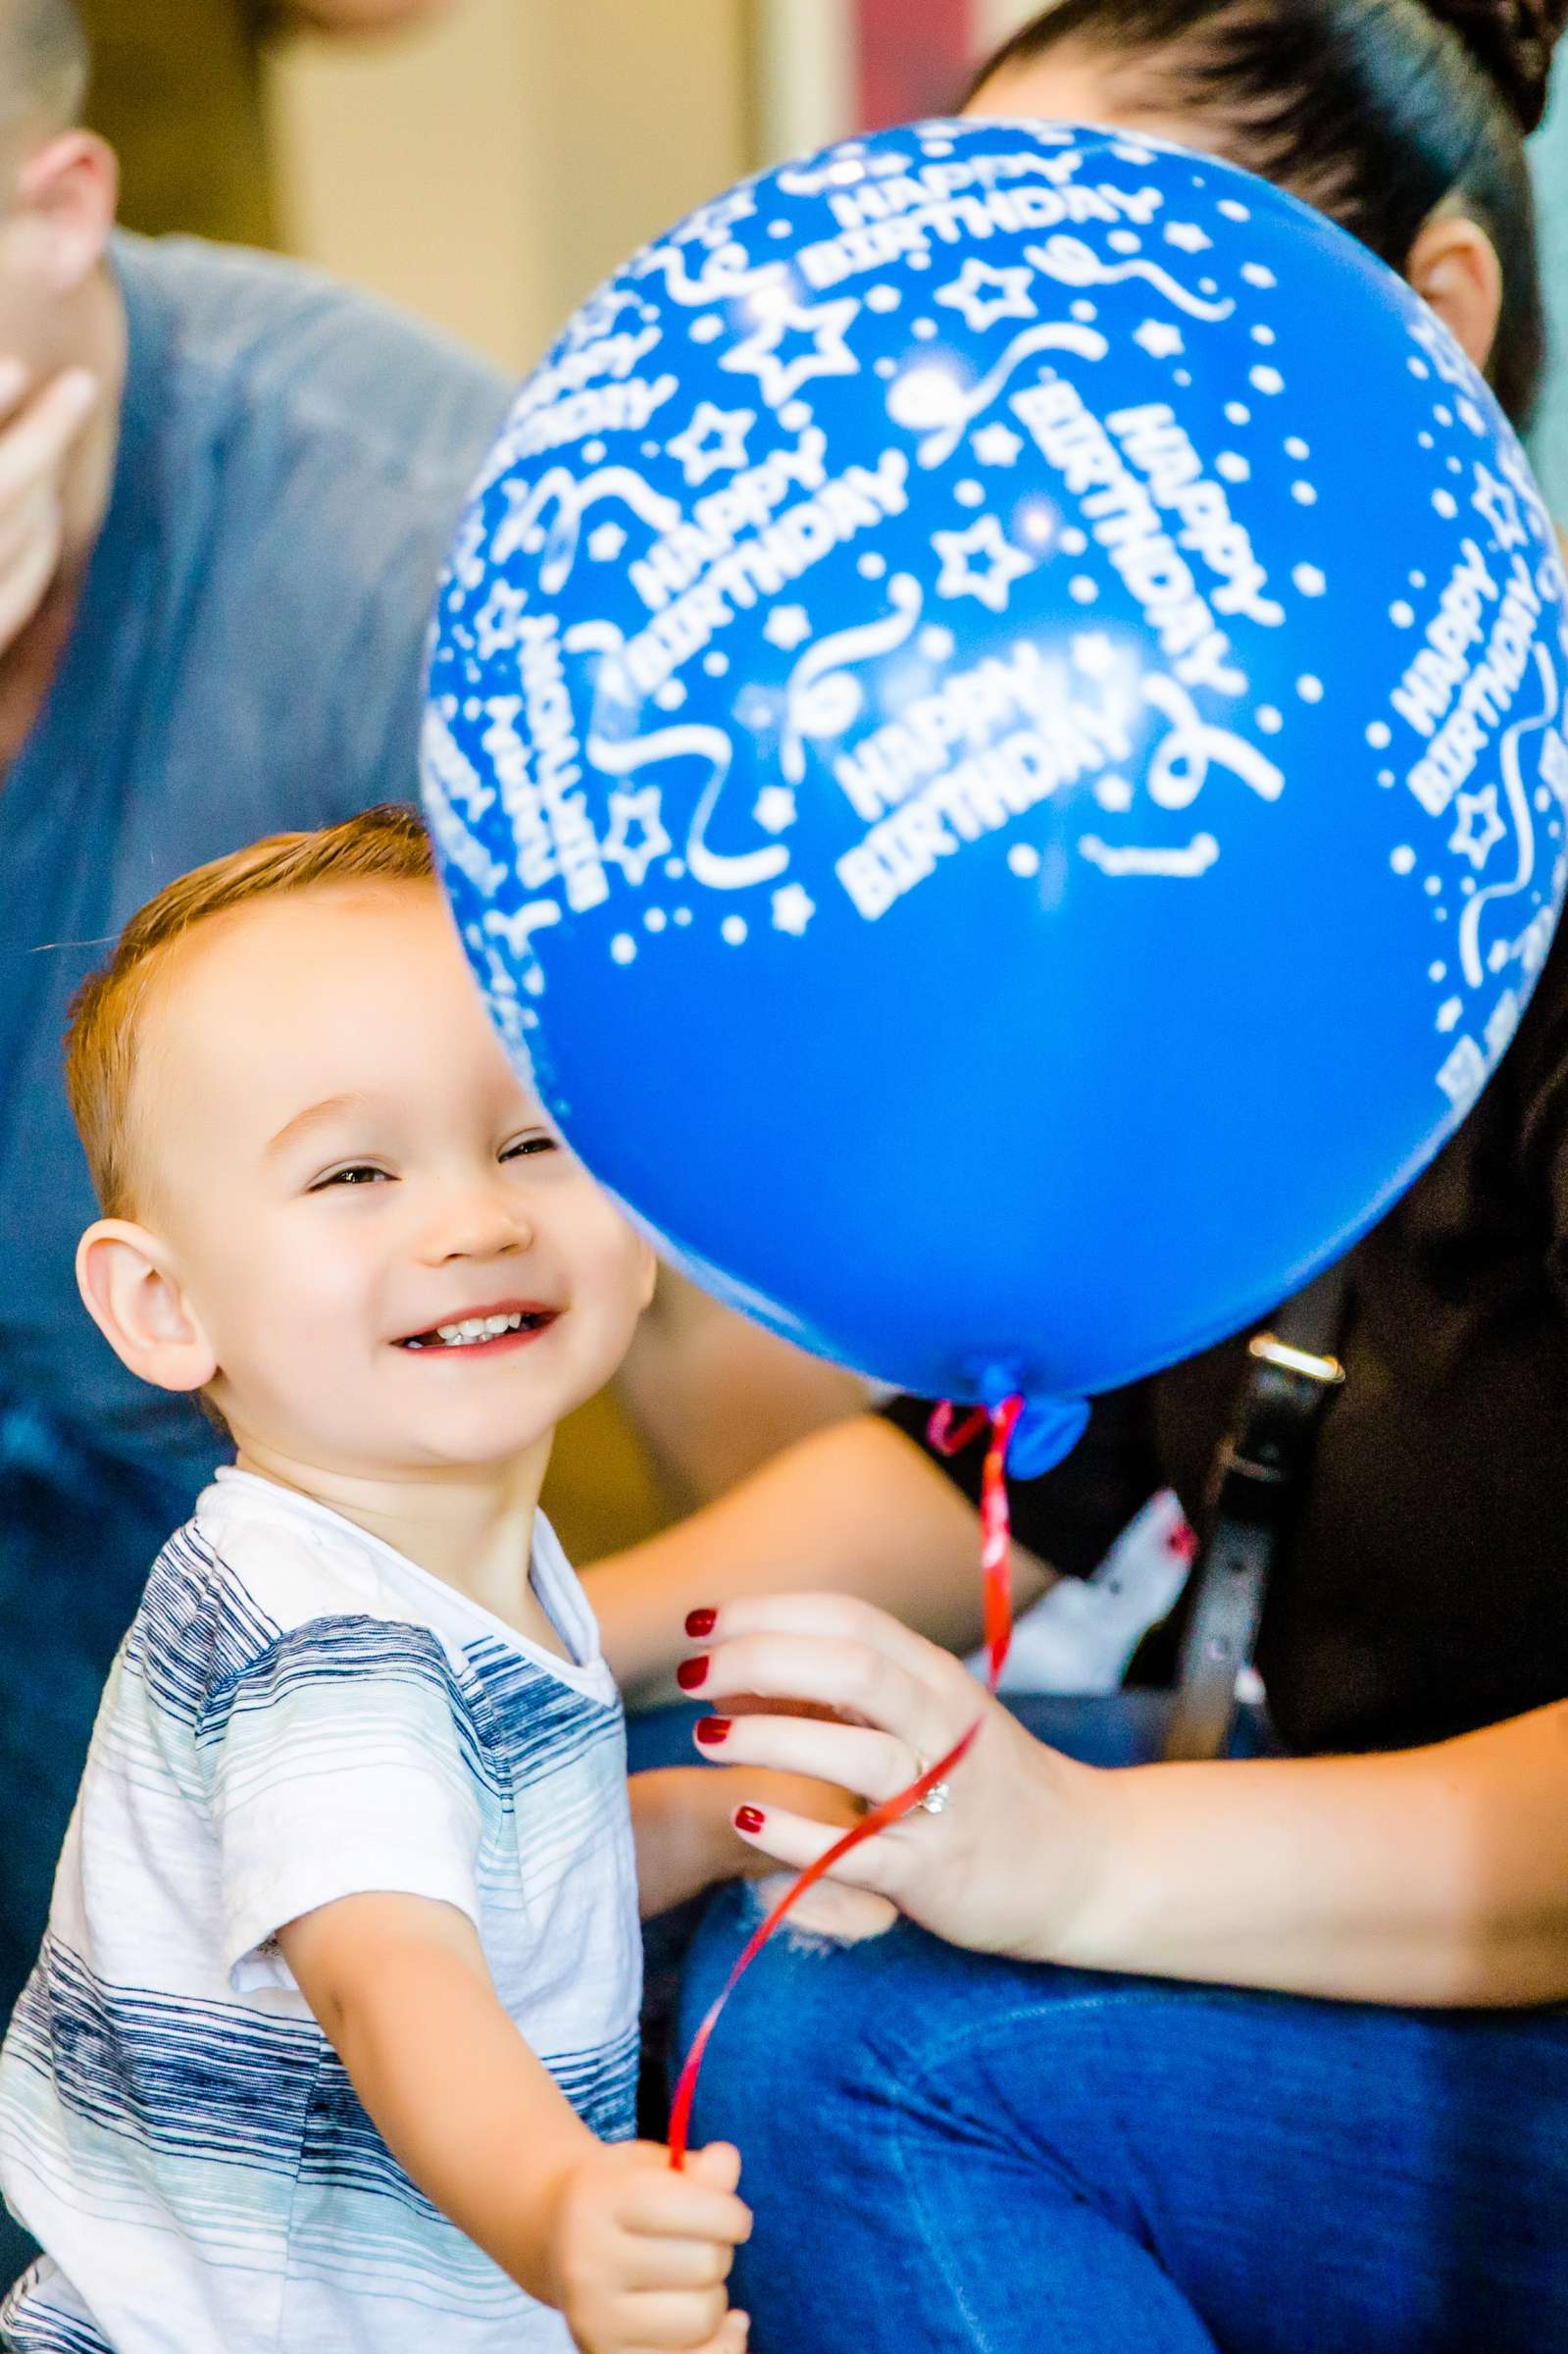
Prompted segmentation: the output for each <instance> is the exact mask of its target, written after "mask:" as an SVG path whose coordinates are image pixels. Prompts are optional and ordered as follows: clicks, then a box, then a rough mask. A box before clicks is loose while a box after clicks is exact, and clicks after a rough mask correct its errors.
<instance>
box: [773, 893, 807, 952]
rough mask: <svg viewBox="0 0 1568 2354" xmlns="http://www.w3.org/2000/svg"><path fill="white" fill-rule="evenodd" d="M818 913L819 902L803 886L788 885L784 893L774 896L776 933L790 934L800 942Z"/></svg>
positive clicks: (774, 925) (774, 926)
mask: <svg viewBox="0 0 1568 2354" xmlns="http://www.w3.org/2000/svg"><path fill="white" fill-rule="evenodd" d="M816 912H817V902H816V900H815V899H814V898H813V897H812V896H811V895H810V893H809V892H808V891H807V890H806V889H805V887H804V886H803V885H802V884H799V883H786V884H785V885H784V889H783V891H776V892H775V893H774V895H773V928H774V930H775V931H776V932H788V933H790V934H791V935H792V936H793V937H794V938H795V939H796V940H798V939H799V938H800V936H801V934H802V933H803V932H804V931H805V928H806V926H807V925H808V924H809V923H810V921H811V919H812V917H813V916H814V915H815V914H816Z"/></svg>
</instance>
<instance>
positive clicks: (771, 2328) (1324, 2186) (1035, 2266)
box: [680, 1695, 1568, 2354]
mask: <svg viewBox="0 0 1568 2354" xmlns="http://www.w3.org/2000/svg"><path fill="white" fill-rule="evenodd" d="M1020 1714H1023V1715H1024V1716H1025V1717H1026V1720H1031V1721H1032V1722H1033V1723H1034V1724H1035V1725H1036V1726H1037V1729H1039V1730H1041V1731H1042V1732H1046V1733H1047V1734H1048V1735H1053V1736H1054V1738H1055V1739H1056V1740H1057V1742H1058V1744H1059V1745H1060V1746H1062V1747H1064V1748H1073V1749H1075V1750H1076V1751H1077V1752H1078V1754H1081V1755H1083V1754H1087V1755H1090V1756H1093V1757H1095V1758H1096V1759H1099V1760H1103V1761H1106V1762H1112V1761H1119V1762H1123V1763H1126V1762H1130V1761H1131V1760H1132V1759H1133V1758H1135V1757H1137V1756H1138V1755H1139V1754H1144V1753H1145V1752H1146V1747H1147V1744H1148V1742H1149V1741H1150V1740H1151V1739H1152V1738H1153V1736H1154V1734H1155V1732H1156V1729H1157V1717H1158V1714H1159V1712H1158V1704H1157V1703H1156V1702H1154V1701H1153V1700H1151V1699H1150V1698H1148V1697H1145V1696H1135V1695H1126V1696H1123V1697H1122V1699H1121V1700H1120V1701H1116V1702H1111V1703H1104V1702H1094V1703H1088V1702H1085V1703H1077V1704H1074V1703H1070V1702H1069V1703H1064V1702H1061V1701H1054V1700H1053V1701H1049V1702H1043V1703H1034V1704H1029V1703H1026V1704H1023V1705H1022V1706H1021V1708H1020ZM1075 1715H1076V1716H1077V1717H1078V1718H1079V1719H1080V1724H1079V1727H1078V1729H1079V1731H1081V1732H1084V1733H1085V1734H1086V1735H1087V1737H1085V1738H1083V1739H1076V1738H1074V1737H1073V1734H1074V1723H1073V1719H1074V1717H1075ZM1248 1738H1250V1736H1248ZM756 1918H757V1903H756V1898H755V1895H754V1893H753V1892H752V1891H751V1890H749V1889H744V1888H733V1889H729V1890H726V1891H725V1892H723V1893H722V1894H721V1895H720V1896H719V1897H718V1898H717V1899H715V1901H714V1904H713V1905H712V1907H711V1908H710V1910H709V1912H708V1915H707V1917H706V1919H705V1921H704V1923H703V1926H702V1928H701V1930H700V1932H699V1934H698V1937H697V1940H696V1943H695V1945H694V1947H693V1948H692V1951H691V1954H690V1958H689V1961H688V1964H687V1968H686V1972H685V1980H684V1987H683V2003H682V2016H681V2020H680V2030H681V2035H680V2039H681V2042H682V2043H683V2044H684V2042H685V2041H686V2040H687V2039H688V2038H689V2036H690V2034H691V2033H692V2032H693V2031H694V2029H695V2026H696V2024H697V2021H699V2020H700V2018H701V2017H702V2014H703V2012H704V2010H705V2009H706V2007H707V2005H708V2004H709V2003H710V2002H711V2001H712V1999H713V1997H714V1996H715V1994H716V1993H717V1992H718V1989H719V1987H720V1985H721V1983H722V1981H723V1979H724V1977H725V1975H726V1973H727V1972H728V1970H729V1969H730V1966H731V1964H732V1963H733V1959H734V1956H735V1953H736V1951H737V1949H738V1947H739V1945H740V1944H741V1942H742V1940H743V1939H744V1937H745V1936H746V1935H747V1934H748V1933H749V1931H750V1928H751V1927H752V1925H753V1924H754V1922H755V1920H756ZM693 2130H694V2134H695V2137H696V2139H698V2140H699V2141H708V2140H712V2139H714V2138H724V2139H728V2140H733V2141H735V2142H737V2143H738V2144H739V2146H740V2148H741V2150H742V2152H743V2153H744V2157H745V2177H744V2180H743V2183H742V2186H741V2187H742V2191H743V2193H744V2195H745V2196H746V2198H747V2199H748V2200H749V2201H750V2202H751V2205H752V2207H753V2210H754V2212H755V2215H756V2231H755V2235H754V2237H753V2239H752V2241H751V2244H750V2245H749V2247H747V2248H746V2249H744V2250H743V2251H742V2252H741V2256H740V2261H739V2264H738V2267H737V2271H736V2279H735V2297H736V2301H737V2302H738V2303H740V2304H742V2305H744V2306H745V2308H746V2310H747V2311H748V2312H750V2313H751V2315H752V2316H753V2320H754V2324H755V2327H754V2330H753V2337H752V2343H753V2345H754V2347H755V2348H756V2349H757V2354H797V2349H803V2348H807V2347H810V2348H813V2349H816V2348H822V2349H824V2350H825V2354H826V2350H827V2349H829V2348H834V2349H836V2348H839V2347H843V2348H845V2349H848V2348H851V2347H852V2348H854V2349H855V2354H959V2350H960V2349H962V2350H963V2354H982V2350H984V2354H1039V2350H1040V2349H1042V2348H1045V2349H1049V2350H1050V2354H1216V2350H1217V2349H1223V2350H1224V2354H1374V2350H1375V2354H1483V2350H1484V2354H1526V2350H1527V2349H1528V2350H1529V2354H1544V2349H1546V2348H1548V2347H1557V2346H1568V2013H1564V2012H1562V2011H1549V2012H1548V2011H1539V2012H1533V2013H1497V2014H1488V2015H1482V2014H1476V2013H1466V2014H1459V2015H1451V2014H1450V2015H1440V2014H1434V2013H1418V2012H1407V2011H1391V2010H1379V2009H1372V2008H1366V2007H1361V2006H1356V2005H1349V2004H1343V2005H1340V2004H1330V2003H1313V2002H1305V2001H1298V2000H1295V1999H1293V1998H1290V1997H1287V1996H1275V1995H1256V1994H1245V1993H1238V1992H1234V1991H1230V1990H1227V1989H1223V1988H1211V1987H1194V1986H1179V1985H1171V1984H1166V1983H1164V1982H1162V1981H1158V1980H1139V1979H1132V1978H1113V1977H1100V1976H1090V1975H1087V1974H1085V1973H1082V1972H1077V1971H1072V1970H1053V1969H1048V1968H1043V1967H1029V1966H1024V1965H1018V1964H1012V1963H1005V1962H997V1961H992V1960H986V1959H983V1958H981V1957H978V1956H974V1955H970V1954H964V1953H960V1952H957V1951H955V1950H954V1949H953V1948H951V1947H948V1946H944V1945H942V1944H940V1943H939V1942H938V1941H937V1940H936V1939H935V1938H932V1937H929V1936H927V1935H926V1934H925V1933H924V1932H923V1931H921V1930H919V1929H917V1928H914V1927H912V1926H911V1925H909V1924H908V1923H902V1924H900V1925H899V1926H898V1927H896V1928H894V1929H893V1930H891V1931H890V1932H889V1933H888V1934H887V1935H886V1936H885V1937H883V1938H880V1939H875V1940H873V1941H871V1942H869V1943H867V1944H864V1945H860V1946H855V1947H849V1948H842V1947H836V1946H834V1945H832V1944H829V1943H827V1942H826V1941H824V1940H821V1939H817V1938H811V1937H807V1936H804V1935H796V1936H793V1937H791V1936H789V1935H788V1934H787V1933H785V1934H784V1936H782V1937H781V1938H780V1939H779V1940H778V1941H777V1943H776V1944H775V1945H774V1946H772V1947H770V1949H769V1951H768V1952H767V1953H766V1954H765V1955H764V1956H763V1957H762V1959H761V1960H760V1961H759V1962H758V1963H757V1965H756V1967H755V1969H754V1970H752V1971H751V1973H750V1975H749V1976H748V1977H747V1978H746V1979H745V1980H743V1981H742V1984H741V1986H740V1988H739V1990H738V1991H737V1993H736V1994H735V1996H734V1998H733V2001H732V2004H731V2006H730V2009H729V2010H728V2011H727V2012H726V2014H725V2017H724V2020H723V2022H722V2024H721V2025H720V2027H719V2030H718V2032H717V2034H716V2036H715V2038H714V2042H713V2045H712V2047H711V2049H710V2053H709V2057H708V2061H707V2065H706V2068H705V2070H704V2073H703V2077H702V2082H701V2087H700V2090H699V2093H698V2099H697V2107H696V2114H695V2119H694V2127H693Z"/></svg>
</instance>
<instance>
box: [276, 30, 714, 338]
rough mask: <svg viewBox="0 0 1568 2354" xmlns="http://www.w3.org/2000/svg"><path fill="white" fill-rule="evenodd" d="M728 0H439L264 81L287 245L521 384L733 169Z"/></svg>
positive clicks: (292, 58) (287, 65)
mask: <svg viewBox="0 0 1568 2354" xmlns="http://www.w3.org/2000/svg"><path fill="white" fill-rule="evenodd" d="M747 33H748V22H747V0H453V7H452V13H451V14H450V16H449V17H448V18H446V19H445V21H444V22H442V23H441V24H440V25H438V26H434V27H432V28H431V29H430V30H429V31H427V32H423V33H419V34H416V35H413V36H411V37H409V38H405V39H402V40H398V41H394V42H389V43H385V44H381V45H379V46H378V47H377V48H376V49H374V50H368V49H366V48H364V47H357V48H352V49H351V48H350V47H349V46H348V45H347V44H345V43H337V44H335V45H333V46H332V47H331V48H330V50H329V49H328V47H327V46H326V45H324V44H320V43H313V42H309V41H301V42H297V43H293V44H291V45H290V46H289V47H288V48H287V49H285V50H284V52H283V53H282V54H281V55H280V56H279V58H278V61H277V64H276V67H275V92H276V106H277V118H278V145H279V159H280V164H281V180H282V191H283V200H284V205H285V208H286V222H287V227H288V230H289V233H290V241H291V242H292V244H293V246H294V248H295V250H296V251H298V252H299V253H301V254H304V255H305V256H307V257H308V258H309V259H311V260H313V261H319V262H321V263H323V264H325V265H326V266H327V267H328V268H329V269H330V270H333V271H336V272H337V273H339V274H340V275H341V276H342V277H344V278H348V279H351V280H353V281H356V282H358V283H359V284H362V285H368V286H372V287H375V288H376V289H377V290H378V291H379V292H381V293H384V294H387V295H390V296H391V297H392V298H393V299H394V300H395V301H398V302H401V303H404V304H406V305H407V306H409V307H410V308H411V309H413V310H415V311H418V312H420V313H422V314H423V315H424V316H425V317H427V318H429V319H432V320H435V321H436V322H438V323H439V324H440V325H441V326H444V327H447V328H450V329H451V330H452V331H453V332H454V333H457V334H459V335H461V336H463V337H464V338H465V339H466V340H467V341H469V342H471V343H474V344H477V345H479V346H481V348H482V349H484V350H486V351H489V352H491V353H493V354H494V355H495V357H496V358H497V359H499V360H500V361H501V362H502V363H503V364H504V365H505V366H507V367H510V368H514V369H516V370H518V371H520V372H521V371H522V370H523V369H525V368H527V367H529V366H531V363H532V362H533V361H534V360H535V359H536V358H537V357H538V355H539V353H540V352H541V351H542V349H543V348H544V346H545V345H546V344H547V343H548V342H549V341H550V339H551V337H552V336H553V335H554V333H555V332H556V330H557V329H558V328H559V327H560V326H561V324H562V322H563V321H564V320H565V319H566V317H567V316H568V314H569V313H570V312H571V310H572V309H573V308H574V307H575V305H576V304H577V303H578V302H579V301H580V300H581V299H582V296H583V295H584V294H586V293H587V292H588V291H589V290H590V289H591V288H592V286H594V285H595V284H596V283H597V282H598V281H599V280H600V279H601V278H603V277H604V276H605V275H606V274H607V273H608V272H609V271H610V270H612V269H614V268H615V267H616V266H617V264H618V263H620V262H622V261H623V260H625V258H626V257H627V255H628V254H629V253H631V252H632V249H633V247H635V246H636V245H637V244H639V243H640V242H641V241H642V240H643V238H645V237H647V236H649V235H651V234H652V233H653V232H654V231H655V230H659V229H661V228H663V227H665V226H666V225H667V224H668V223H670V222H672V221H674V220H677V219H679V217H680V216H681V215H682V214H683V212H685V211H687V210H688V209H689V208H690V206H691V205H693V204H695V203H698V202H700V201H701V200H702V198H704V197H705V196H710V195H712V194H714V193H715V191H716V190H718V189H719V188H722V187H724V186H726V185H727V184H728V183H729V182H730V181H731V180H733V179H737V178H739V176H740V175H741V174H742V173H743V172H745V171H747V170H748V169H749V168H750V166H751V161H752V146H753V137H752V130H751V123H750V84H751V75H750V66H749V58H748V52H747Z"/></svg>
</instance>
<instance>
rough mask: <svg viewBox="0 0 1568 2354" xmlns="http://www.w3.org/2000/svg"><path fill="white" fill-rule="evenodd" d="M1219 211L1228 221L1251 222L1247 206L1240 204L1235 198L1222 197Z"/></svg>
mask: <svg viewBox="0 0 1568 2354" xmlns="http://www.w3.org/2000/svg"><path fill="white" fill-rule="evenodd" d="M1217 210H1219V211H1220V212H1222V213H1223V214H1224V215H1225V218H1226V219H1227V221H1250V220H1251V218H1252V216H1251V214H1250V213H1249V212H1248V211H1247V209H1246V206H1245V205H1244V204H1239V203H1238V202H1237V200H1236V198H1235V197H1234V196H1222V197H1221V198H1220V201H1219V205H1218V207H1217Z"/></svg>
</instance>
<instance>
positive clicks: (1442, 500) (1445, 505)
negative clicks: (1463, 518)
mask: <svg viewBox="0 0 1568 2354" xmlns="http://www.w3.org/2000/svg"><path fill="white" fill-rule="evenodd" d="M1432 503H1433V505H1434V506H1435V507H1436V508H1437V510H1438V513H1439V514H1440V515H1444V516H1447V517H1449V518H1450V519H1451V518H1452V517H1453V516H1455V515H1457V514H1458V512H1459V501H1458V500H1457V499H1456V498H1455V497H1454V494H1453V492H1452V491H1451V490H1434V492H1433V493H1432Z"/></svg>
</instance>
